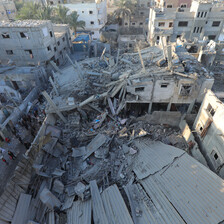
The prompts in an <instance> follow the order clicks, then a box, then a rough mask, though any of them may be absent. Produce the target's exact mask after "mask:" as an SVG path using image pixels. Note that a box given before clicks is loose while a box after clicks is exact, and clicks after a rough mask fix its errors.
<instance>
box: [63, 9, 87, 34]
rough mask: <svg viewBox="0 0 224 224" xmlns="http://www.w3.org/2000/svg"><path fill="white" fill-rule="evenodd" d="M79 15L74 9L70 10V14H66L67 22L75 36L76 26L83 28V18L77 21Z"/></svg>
mask: <svg viewBox="0 0 224 224" xmlns="http://www.w3.org/2000/svg"><path fill="white" fill-rule="evenodd" d="M78 18H79V15H78V14H77V12H76V11H74V12H72V13H71V14H70V15H68V16H67V22H68V24H69V26H70V28H71V29H72V31H73V32H74V34H75V36H76V31H77V28H78V27H80V28H82V29H85V22H84V21H83V20H80V21H78Z"/></svg>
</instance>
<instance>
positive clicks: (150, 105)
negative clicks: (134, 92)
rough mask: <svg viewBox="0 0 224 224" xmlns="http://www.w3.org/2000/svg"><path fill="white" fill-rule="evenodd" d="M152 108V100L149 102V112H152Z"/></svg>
mask: <svg viewBox="0 0 224 224" xmlns="http://www.w3.org/2000/svg"><path fill="white" fill-rule="evenodd" d="M151 110H152V102H151V103H149V108H148V114H151Z"/></svg>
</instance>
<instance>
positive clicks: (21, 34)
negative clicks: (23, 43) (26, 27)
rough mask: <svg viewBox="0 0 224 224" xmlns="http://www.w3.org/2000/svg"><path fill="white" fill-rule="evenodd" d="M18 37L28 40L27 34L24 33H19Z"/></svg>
mask: <svg viewBox="0 0 224 224" xmlns="http://www.w3.org/2000/svg"><path fill="white" fill-rule="evenodd" d="M20 37H21V38H26V39H28V38H29V36H28V34H27V33H24V32H20Z"/></svg>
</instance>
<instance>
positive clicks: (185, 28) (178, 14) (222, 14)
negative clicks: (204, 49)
mask: <svg viewBox="0 0 224 224" xmlns="http://www.w3.org/2000/svg"><path fill="white" fill-rule="evenodd" d="M223 24H224V6H223V4H218V3H217V4H213V3H211V2H199V1H193V2H192V4H191V7H190V8H189V9H188V8H178V9H175V8H166V9H164V8H151V9H150V13H149V25H148V40H149V41H150V42H151V43H152V44H153V43H156V42H157V43H158V42H159V41H160V40H161V37H162V36H165V37H166V38H167V41H171V42H174V41H176V38H178V37H183V36H184V37H185V38H186V39H188V40H192V39H193V38H194V37H197V38H200V39H202V38H203V37H204V36H207V37H208V39H209V40H214V41H217V40H218V38H219V36H220V33H221V32H222V28H223Z"/></svg>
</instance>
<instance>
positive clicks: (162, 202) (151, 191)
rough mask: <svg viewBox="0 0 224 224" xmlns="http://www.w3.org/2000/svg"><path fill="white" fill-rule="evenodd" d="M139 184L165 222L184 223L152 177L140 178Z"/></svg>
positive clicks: (171, 223) (170, 223)
mask: <svg viewBox="0 0 224 224" xmlns="http://www.w3.org/2000/svg"><path fill="white" fill-rule="evenodd" d="M141 184H142V185H143V187H144V189H145V191H146V192H147V194H148V195H149V197H150V198H151V199H152V203H153V204H154V205H155V208H156V210H157V211H159V213H160V215H161V217H162V219H163V220H164V221H165V223H169V224H173V223H185V222H184V221H183V219H182V218H181V217H180V215H179V214H178V212H177V211H176V209H175V208H174V207H173V205H172V204H171V203H170V202H169V200H167V197H166V195H165V194H164V193H163V192H162V191H161V190H160V188H159V187H158V186H157V184H156V183H155V181H154V180H153V178H151V177H148V178H146V179H144V180H142V181H141ZM155 218H156V217H155Z"/></svg>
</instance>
